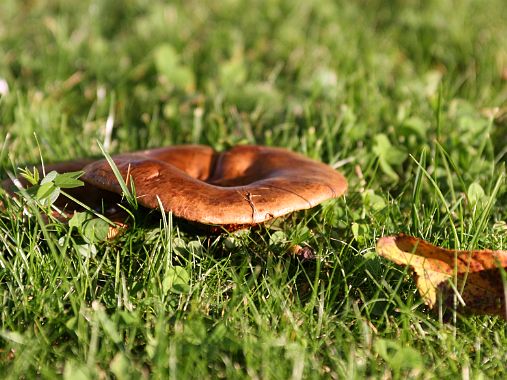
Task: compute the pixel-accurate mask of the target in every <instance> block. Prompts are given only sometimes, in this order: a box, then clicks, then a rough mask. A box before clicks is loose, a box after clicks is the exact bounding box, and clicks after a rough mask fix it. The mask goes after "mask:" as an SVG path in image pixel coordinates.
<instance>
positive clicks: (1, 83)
mask: <svg viewBox="0 0 507 380" xmlns="http://www.w3.org/2000/svg"><path fill="white" fill-rule="evenodd" d="M8 93H9V84H8V83H7V81H6V80H5V79H4V78H0V95H7V94H8Z"/></svg>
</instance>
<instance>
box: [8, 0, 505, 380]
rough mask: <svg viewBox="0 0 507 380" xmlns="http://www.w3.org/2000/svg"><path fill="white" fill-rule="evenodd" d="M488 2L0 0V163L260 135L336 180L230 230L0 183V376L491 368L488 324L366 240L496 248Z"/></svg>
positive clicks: (347, 374) (494, 350)
mask: <svg viewBox="0 0 507 380" xmlns="http://www.w3.org/2000/svg"><path fill="white" fill-rule="evenodd" d="M506 19H507V6H506V5H505V4H504V1H501V0H493V1H490V2H488V3H484V2H481V1H472V0H470V1H464V2H456V1H427V2H412V1H408V2H407V1H394V2H390V3H389V4H386V3H385V2H382V1H368V2H365V1H359V2H333V1H328V0H317V1H310V2H308V1H284V0H279V1H260V0H259V1H253V2H245V1H241V0H239V1H225V2H211V1H205V2H194V1H188V2H173V3H167V2H164V1H159V0H154V1H144V0H127V1H123V2H115V1H109V0H106V1H104V0H100V1H99V0H88V1H81V2H77V1H59V0H35V1H29V2H18V1H15V0H4V1H2V2H0V57H2V58H1V59H0V176H1V178H6V177H8V173H15V171H16V168H17V167H21V168H24V167H26V166H27V165H28V164H33V163H39V162H40V160H41V156H42V157H43V158H44V162H46V163H49V162H56V161H62V160H66V159H71V158H75V157H100V156H103V154H104V151H102V150H101V149H102V148H101V144H102V146H103V147H104V150H105V151H107V154H111V155H113V154H115V153H118V152H124V151H131V150H136V149H144V148H147V147H158V146H162V145H169V144H181V143H201V144H208V145H211V146H212V147H214V148H215V149H219V150H221V149H226V148H228V147H230V146H232V145H235V144H241V143H256V144H266V145H273V146H282V147H286V148H289V149H292V150H295V151H298V152H301V153H303V154H305V155H307V156H309V157H312V158H314V159H318V160H321V161H323V162H326V163H328V164H330V165H332V166H334V167H336V168H338V169H339V170H340V171H342V172H343V173H344V174H345V176H346V177H347V179H348V181H349V192H348V193H347V195H346V196H345V197H342V198H340V199H338V200H334V201H329V202H326V203H325V204H324V205H322V206H319V207H317V208H315V209H312V210H308V211H304V212H299V213H296V214H295V215H291V216H288V217H287V218H285V219H283V220H279V221H277V222H276V223H274V224H273V225H270V226H269V227H259V228H257V229H253V230H251V231H246V232H242V233H236V234H223V235H220V236H208V235H207V234H206V233H204V232H203V231H195V230H192V229H189V228H188V226H185V225H182V224H180V223H178V222H177V221H176V220H173V219H172V217H171V215H170V214H169V215H164V217H162V216H160V215H159V213H158V212H156V211H153V212H152V214H150V215H143V214H142V213H141V212H139V210H135V209H132V210H131V213H132V218H131V220H130V225H131V228H130V229H129V230H127V231H126V232H125V233H123V234H122V235H121V236H119V237H118V238H117V239H115V240H114V241H108V242H103V241H90V240H89V239H88V238H87V236H86V234H84V233H79V232H78V231H77V230H76V229H73V228H71V227H69V226H68V225H67V224H64V223H60V222H58V221H57V220H53V219H50V220H51V222H50V223H47V222H45V220H46V219H47V216H46V215H44V210H41V209H40V208H38V207H37V206H35V205H30V204H29V205H26V204H22V203H21V204H20V203H17V202H15V201H13V200H11V199H9V198H8V197H6V196H4V195H2V194H0V201H1V202H3V205H4V207H5V209H4V210H2V211H1V212H0V373H1V375H2V376H1V377H2V378H4V377H7V378H9V377H10V378H16V379H17V378H19V377H21V376H24V377H26V378H34V377H43V378H54V377H55V376H57V375H58V376H64V377H66V378H69V379H70V378H72V379H74V378H78V377H77V376H79V375H81V376H84V377H85V378H113V377H116V378H119V379H126V378H139V377H150V376H153V377H159V378H167V377H168V376H170V377H180V378H199V379H201V378H220V377H227V378H244V377H245V378H246V377H248V378H258V379H268V378H277V379H278V378H280V379H286V378H292V379H300V378H364V377H373V378H377V377H385V378H393V377H395V378H396V377H408V376H410V377H421V378H426V377H437V378H445V377H447V378H456V377H463V378H467V377H470V378H477V377H481V376H484V377H502V371H503V368H504V366H505V349H504V347H506V346H507V336H506V334H505V332H506V331H507V330H506V329H505V323H504V322H503V321H502V320H501V319H498V318H496V317H487V316H485V317H463V316H460V315H456V314H452V313H451V315H450V316H446V317H445V318H439V314H438V312H437V313H431V312H429V311H428V310H427V308H426V307H425V306H424V305H423V302H422V299H421V298H420V296H419V294H418V293H417V290H416V288H415V285H414V283H413V281H412V280H411V277H410V275H409V273H407V271H406V270H404V269H402V268H399V267H397V266H395V265H393V264H391V263H389V262H387V261H385V260H383V259H382V258H380V257H378V256H377V255H376V253H375V252H374V246H375V242H376V240H377V239H378V238H379V237H380V236H384V235H387V234H395V233H399V232H404V233H408V234H412V235H415V236H418V237H420V238H424V239H427V240H429V241H431V242H433V243H437V244H440V245H443V246H446V247H449V248H459V247H461V248H478V247H490V248H497V249H502V248H506V246H505V238H504V236H505V231H506V227H505V217H506V216H505V202H506V199H507V198H506V192H505V181H504V176H505V169H504V160H505V158H504V156H505V143H506V139H505V133H504V131H505V127H506V125H507V124H506V120H507V117H506V114H507V113H506V109H505V105H506V104H507V82H506V81H505V79H502V72H504V70H505V68H506V67H507V40H506V39H505V37H504V36H505V35H507V24H506V23H505V20H506ZM97 142H99V143H100V144H99V143H97ZM471 199H473V200H474V202H473V203H472V202H471V201H470V200H471ZM23 210H24V212H23ZM87 239H88V240H87ZM294 244H303V245H308V246H310V247H312V248H313V250H314V251H315V254H316V259H315V260H313V261H302V260H300V259H298V258H296V257H293V256H292V255H291V254H290V251H289V249H288V247H289V246H291V245H294Z"/></svg>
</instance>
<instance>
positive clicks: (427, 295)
mask: <svg viewBox="0 0 507 380" xmlns="http://www.w3.org/2000/svg"><path fill="white" fill-rule="evenodd" d="M377 253H378V254H379V255H381V256H383V257H385V258H387V259H389V260H391V261H393V262H394V263H396V264H399V265H405V266H408V267H410V268H411V269H412V270H413V271H414V272H415V280H416V284H417V288H418V289H419V293H420V294H421V296H422V297H423V299H424V301H425V303H426V304H427V305H428V306H429V307H430V308H434V307H435V305H436V303H437V302H436V301H437V294H439V293H440V294H441V295H442V300H443V302H444V304H445V305H447V306H453V296H454V295H457V296H458V301H459V303H460V310H461V311H463V312H465V313H474V314H494V315H500V316H502V317H503V318H506V319H507V311H506V305H505V295H506V289H505V284H504V281H503V280H502V271H503V270H505V268H506V267H507V251H492V250H489V249H484V250H476V251H458V250H452V249H445V248H441V247H437V246H434V245H432V244H430V243H428V242H426V241H424V240H421V239H417V238H415V237H412V236H406V235H403V234H402V235H398V236H386V237H383V238H380V239H379V240H378V242H377Z"/></svg>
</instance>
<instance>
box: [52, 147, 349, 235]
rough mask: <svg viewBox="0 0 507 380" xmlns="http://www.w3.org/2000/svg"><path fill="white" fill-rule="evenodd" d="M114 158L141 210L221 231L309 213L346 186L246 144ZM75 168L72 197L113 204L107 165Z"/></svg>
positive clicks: (325, 171) (116, 189) (315, 168)
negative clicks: (78, 187)
mask: <svg viewBox="0 0 507 380" xmlns="http://www.w3.org/2000/svg"><path fill="white" fill-rule="evenodd" d="M113 161H114V163H115V165H116V166H117V168H118V169H119V172H120V174H121V175H122V177H123V179H124V181H125V182H126V183H127V184H129V183H130V181H133V185H134V188H135V194H136V197H137V201H138V203H139V204H140V205H142V206H145V207H148V208H158V207H159V205H162V207H163V208H164V210H165V211H171V212H172V213H173V215H174V216H176V217H178V218H182V219H185V220H188V221H191V222H196V223H200V224H206V225H217V226H222V227H224V228H226V229H237V228H242V227H244V226H248V225H254V224H259V223H262V222H265V221H267V220H269V219H272V218H276V217H279V216H282V215H285V214H288V213H290V212H293V211H296V210H302V209H308V208H311V207H314V206H316V205H317V204H319V203H321V202H323V201H325V200H327V199H330V198H335V197H338V196H340V195H342V194H343V193H344V192H345V190H346V189H347V181H346V179H345V178H344V177H343V175H341V174H340V173H338V172H337V171H335V170H333V169H332V168H331V167H329V166H327V165H325V164H323V163H320V162H317V161H314V160H311V159H309V158H306V157H304V156H302V155H300V154H297V153H294V152H291V151H288V150H286V149H282V148H272V147H263V146H253V145H250V146H248V145H246V146H237V147H234V148H232V149H230V150H228V151H225V152H222V153H218V152H215V151H214V150H213V149H212V148H210V147H207V146H202V145H179V146H171V147H164V148H158V149H151V150H144V151H139V152H133V153H127V154H120V155H117V156H114V157H113ZM60 165H62V164H60ZM78 166H79V165H78ZM51 169H54V170H58V168H57V167H56V166H52V167H51ZM61 169H62V170H68V169H67V167H66V166H61ZM76 169H77V170H81V169H82V170H83V171H84V174H83V176H82V177H81V178H80V179H81V180H83V181H84V182H85V190H84V191H82V192H81V193H80V194H77V193H76V198H79V199H80V200H82V201H84V202H85V203H90V202H91V203H92V207H95V208H96V206H97V204H100V203H101V202H100V199H101V198H105V199H106V200H108V201H119V198H115V197H119V195H116V194H121V193H122V190H121V187H120V184H119V183H118V181H117V178H116V177H115V175H114V174H113V170H112V169H111V167H110V165H109V163H108V162H107V160H105V159H103V160H98V161H93V162H89V163H88V162H86V163H84V165H83V166H80V167H78V168H76V167H74V168H72V169H71V170H76ZM92 192H96V195H92ZM82 197H85V198H86V199H83V198H82ZM97 201H98V202H97ZM159 202H160V203H159ZM70 206H72V207H74V205H72V204H70ZM72 207H70V208H69V209H68V210H67V211H69V210H70V211H72V209H73V208H72Z"/></svg>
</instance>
